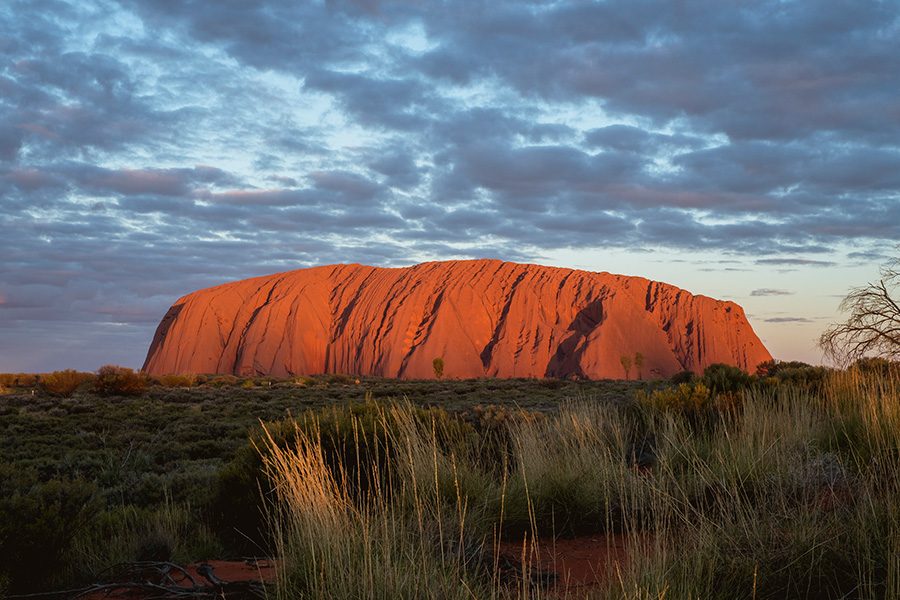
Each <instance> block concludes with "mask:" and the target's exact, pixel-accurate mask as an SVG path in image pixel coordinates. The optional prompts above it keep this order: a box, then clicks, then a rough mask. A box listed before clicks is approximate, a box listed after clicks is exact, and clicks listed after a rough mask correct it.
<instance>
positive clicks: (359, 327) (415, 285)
mask: <svg viewBox="0 0 900 600" xmlns="http://www.w3.org/2000/svg"><path fill="white" fill-rule="evenodd" d="M636 353H640V354H641V355H643V357H644V358H643V366H642V367H641V369H640V376H642V377H644V378H650V377H666V376H669V375H672V374H674V373H676V372H678V371H682V370H685V369H687V370H691V371H702V370H703V369H704V368H705V367H706V366H708V365H710V364H713V363H727V364H730V365H736V366H738V367H741V368H742V369H745V370H748V371H752V370H753V369H754V368H755V367H756V365H757V364H758V363H760V362H762V361H765V360H769V359H771V355H770V354H769V352H768V351H767V350H766V348H765V346H763V344H762V342H761V341H760V340H759V338H758V337H757V336H756V334H755V333H754V332H753V329H752V328H751V327H750V324H749V323H748V322H747V318H746V316H745V315H744V310H743V309H742V308H741V307H740V306H738V305H737V304H735V303H733V302H725V301H720V300H715V299H713V298H708V297H706V296H695V295H693V294H691V293H689V292H686V291H685V290H682V289H679V288H677V287H674V286H671V285H668V284H665V283H658V282H655V281H649V280H647V279H643V278H641V277H628V276H624V275H613V274H610V273H592V272H588V271H578V270H572V269H562V268H556V267H545V266H539V265H526V264H516V263H509V262H501V261H497V260H474V261H446V262H431V263H424V264H420V265H416V266H413V267H407V268H400V269H388V268H378V267H367V266H364V265H356V264H353V265H330V266H325V267H315V268H311V269H301V270H297V271H290V272H287V273H278V274H275V275H268V276H265V277H257V278H254V279H247V280H243V281H237V282H233V283H227V284H224V285H220V286H217V287H212V288H208V289H204V290H199V291H196V292H193V293H191V294H188V295H187V296H184V297H182V298H180V299H179V300H178V301H177V302H176V303H175V304H174V305H173V306H172V308H170V309H169V311H168V313H167V314H166V316H165V317H164V318H163V320H162V322H161V323H160V325H159V328H158V329H157V331H156V335H155V336H154V339H153V342H152V344H151V346H150V350H149V352H148V354H147V360H146V362H145V364H144V370H145V371H147V372H149V373H151V374H162V373H231V374H235V375H256V374H265V375H274V376H287V375H297V374H318V373H350V374H358V375H378V376H384V377H402V378H430V377H434V371H433V367H432V361H433V360H434V359H435V358H438V357H440V358H442V359H443V360H444V365H445V366H444V377H459V378H464V377H485V376H489V377H545V376H553V377H571V376H577V377H588V378H591V379H599V378H619V379H620V378H623V377H624V376H625V371H624V368H623V366H622V363H621V357H622V356H627V357H631V358H632V360H633V357H634V356H635V354H636ZM638 375H639V372H638V368H637V366H632V367H631V370H630V376H631V377H632V378H636V377H638Z"/></svg>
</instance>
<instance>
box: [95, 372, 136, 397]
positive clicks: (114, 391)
mask: <svg viewBox="0 0 900 600" xmlns="http://www.w3.org/2000/svg"><path fill="white" fill-rule="evenodd" d="M146 388H147V378H146V377H145V376H144V375H143V374H142V373H137V372H135V371H134V370H133V369H129V368H127V367H118V366H115V365H105V366H102V367H100V368H99V369H98V370H97V378H96V379H95V380H94V391H95V392H97V393H98V394H100V395H101V396H137V395H139V394H141V393H142V392H143V391H144V390H145V389H146Z"/></svg>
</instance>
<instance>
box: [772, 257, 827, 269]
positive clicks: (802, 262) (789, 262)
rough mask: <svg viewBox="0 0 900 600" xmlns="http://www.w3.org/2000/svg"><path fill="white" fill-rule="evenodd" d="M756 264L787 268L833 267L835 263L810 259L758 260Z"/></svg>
mask: <svg viewBox="0 0 900 600" xmlns="http://www.w3.org/2000/svg"><path fill="white" fill-rule="evenodd" d="M756 264H758V265H774V266H789V267H799V266H807V267H833V266H834V265H835V264H836V263H834V262H833V261H828V260H815V259H811V258H760V259H757V260H756Z"/></svg>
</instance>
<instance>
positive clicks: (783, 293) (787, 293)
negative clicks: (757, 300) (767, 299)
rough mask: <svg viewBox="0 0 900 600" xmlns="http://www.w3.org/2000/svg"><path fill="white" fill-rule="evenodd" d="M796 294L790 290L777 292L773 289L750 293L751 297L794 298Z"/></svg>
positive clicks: (761, 289) (762, 289)
mask: <svg viewBox="0 0 900 600" xmlns="http://www.w3.org/2000/svg"><path fill="white" fill-rule="evenodd" d="M793 294H794V292H792V291H790V290H777V289H772V288H759V289H756V290H753V291H752V292H750V295H751V296H792V295H793Z"/></svg>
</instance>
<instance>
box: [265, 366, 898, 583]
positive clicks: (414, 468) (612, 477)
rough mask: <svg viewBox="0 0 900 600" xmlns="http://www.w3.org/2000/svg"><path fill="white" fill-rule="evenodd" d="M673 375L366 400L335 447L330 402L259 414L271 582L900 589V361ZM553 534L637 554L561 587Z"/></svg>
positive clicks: (603, 561) (604, 561) (602, 563)
mask: <svg viewBox="0 0 900 600" xmlns="http://www.w3.org/2000/svg"><path fill="white" fill-rule="evenodd" d="M681 385H682V386H683V387H676V388H673V389H672V390H671V391H663V392H660V393H658V394H655V395H654V394H651V395H646V394H645V395H642V396H639V397H637V398H635V399H623V400H622V401H621V402H604V403H600V402H596V401H592V400H590V399H578V400H573V401H570V402H567V403H564V404H563V405H561V406H560V407H559V408H558V410H557V411H556V412H554V413H551V414H536V413H524V412H519V413H515V414H513V415H512V416H511V417H509V418H504V419H503V420H502V421H500V422H499V423H494V422H493V421H492V423H491V426H490V427H481V426H479V425H478V424H477V423H476V424H474V425H473V424H472V423H469V422H467V421H465V420H464V419H461V418H455V417H453V416H452V415H448V414H447V413H444V412H443V411H434V410H432V411H425V410H422V409H417V408H415V407H413V406H412V405H410V404H409V403H405V402H400V403H387V404H383V405H371V406H370V409H371V410H369V411H368V412H356V413H354V412H353V411H352V410H351V411H350V412H349V413H347V414H348V415H349V417H347V419H348V420H347V421H342V422H344V425H343V426H342V427H343V429H341V431H342V432H343V433H342V434H341V438H340V439H342V440H344V441H343V442H342V443H343V445H342V446H340V447H341V448H342V450H341V451H339V452H336V451H335V450H334V449H335V447H336V446H335V441H334V440H335V437H334V436H335V433H334V432H335V431H336V429H335V425H334V423H335V414H336V413H333V414H331V416H329V413H328V412H325V413H319V414H318V415H307V416H304V417H303V418H301V419H298V420H294V421H289V422H287V423H280V424H278V425H277V426H275V425H269V426H267V428H266V429H264V433H265V435H264V436H263V438H261V440H260V441H259V442H258V444H259V447H258V450H259V453H260V455H261V457H262V462H263V466H264V470H265V473H266V477H265V480H266V481H267V482H268V483H267V484H265V485H264V486H263V490H262V491H263V493H264V494H265V495H266V497H267V499H268V502H269V504H268V506H269V510H268V514H269V526H270V528H271V530H272V533H273V538H274V540H275V543H274V546H275V552H276V553H277V554H278V555H279V556H280V557H281V558H282V562H281V563H280V566H279V575H278V577H279V579H278V589H277V593H278V596H279V597H284V598H533V597H542V596H548V597H591V598H678V599H682V598H685V599H690V598H697V599H699V598H721V599H726V598H728V599H732V598H748V599H754V600H755V599H757V598H758V599H765V598H772V599H774V598H823V599H830V598H834V599H837V598H859V599H866V600H868V599H876V598H878V599H881V598H897V597H900V500H898V498H900V468H898V465H900V462H898V461H900V450H898V448H900V381H898V379H897V376H896V375H895V374H890V373H888V374H884V373H867V372H862V371H860V370H858V369H857V370H850V371H845V372H835V373H831V374H827V375H826V376H823V383H822V385H818V384H817V385H816V386H809V385H805V384H804V385H798V384H795V382H792V381H787V380H786V381H784V382H779V383H778V384H777V385H769V384H767V385H751V386H748V387H745V388H742V389H737V388H732V387H727V386H723V387H722V389H720V390H719V391H718V392H713V391H711V388H706V387H703V388H702V389H701V387H699V386H700V384H691V383H683V384H681ZM698 398H699V400H698ZM372 407H374V408H372ZM323 424H327V430H326V429H323V427H321V425H323ZM286 433H287V435H286ZM559 536H592V537H594V538H596V537H597V536H601V537H602V536H605V537H606V539H607V540H609V543H610V545H612V544H614V543H621V542H622V541H623V540H624V544H625V546H626V548H627V553H626V556H625V558H624V559H621V558H618V559H615V560H613V559H608V558H602V557H598V558H597V560H598V563H597V565H596V569H597V571H598V573H600V576H598V577H597V578H595V579H597V581H595V582H594V584H593V585H592V586H590V587H582V588H571V589H570V588H565V587H564V586H561V584H559V583H558V582H557V583H556V584H554V583H553V577H552V576H548V575H549V574H548V573H547V572H546V571H547V570H548V569H550V570H554V569H556V567H555V566H553V565H550V566H549V567H548V566H547V565H546V564H543V566H541V563H539V562H537V561H536V560H534V559H535V558H536V557H537V556H540V555H541V554H542V552H543V553H544V554H546V552H545V550H547V548H548V547H549V546H551V545H552V544H553V543H554V540H555V539H557V538H558V537H559ZM504 540H505V541H506V544H509V543H510V542H512V543H513V544H518V545H519V547H520V548H521V552H520V553H519V556H518V560H516V557H512V558H511V557H510V556H508V555H502V554H501V552H500V550H499V548H500V546H501V542H502V541H504ZM614 558H615V557H614Z"/></svg>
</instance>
